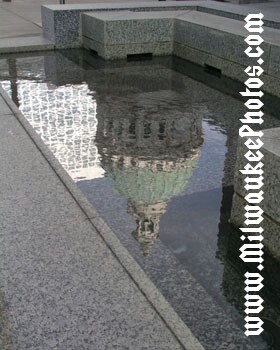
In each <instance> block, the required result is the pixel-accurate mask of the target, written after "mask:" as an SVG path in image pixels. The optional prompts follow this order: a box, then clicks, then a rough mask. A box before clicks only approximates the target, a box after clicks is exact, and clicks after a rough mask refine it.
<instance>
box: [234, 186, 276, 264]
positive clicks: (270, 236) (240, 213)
mask: <svg viewBox="0 0 280 350" xmlns="http://www.w3.org/2000/svg"><path fill="white" fill-rule="evenodd" d="M246 203H247V202H246V201H245V200H244V198H243V197H241V196H239V195H238V194H236V193H235V194H234V196H233V201H232V209H231V218H230V221H231V223H233V224H234V225H236V226H237V227H244V220H245V217H244V214H245V210H244V207H245V206H246ZM263 218H264V220H263V222H262V224H261V226H262V228H263V229H264V232H263V234H262V235H263V237H264V240H263V244H264V246H265V247H266V248H267V250H268V251H269V253H271V254H272V255H273V256H274V257H275V258H277V259H280V235H279V232H280V224H279V223H278V222H276V221H275V220H273V219H271V218H270V217H269V216H267V215H265V214H264V215H263ZM241 234H243V233H242V232H241V231H240V236H241ZM245 235H246V233H245Z"/></svg>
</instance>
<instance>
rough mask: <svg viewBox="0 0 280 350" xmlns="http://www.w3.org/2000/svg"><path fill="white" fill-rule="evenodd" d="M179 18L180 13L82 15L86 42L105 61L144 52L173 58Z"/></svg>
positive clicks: (103, 13)
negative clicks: (175, 25)
mask: <svg viewBox="0 0 280 350" xmlns="http://www.w3.org/2000/svg"><path fill="white" fill-rule="evenodd" d="M176 15H179V13H178V11H177V12H170V11H165V12H164V13H162V12H150V11H148V12H130V11H114V12H98V13H90V14H83V15H82V35H83V39H85V40H84V42H83V43H84V45H85V46H86V47H87V48H90V49H93V50H95V51H97V52H98V54H99V55H100V56H101V57H103V58H105V59H119V58H126V56H127V55H128V54H141V53H153V54H154V55H171V54H172V52H173V28H174V16H176Z"/></svg>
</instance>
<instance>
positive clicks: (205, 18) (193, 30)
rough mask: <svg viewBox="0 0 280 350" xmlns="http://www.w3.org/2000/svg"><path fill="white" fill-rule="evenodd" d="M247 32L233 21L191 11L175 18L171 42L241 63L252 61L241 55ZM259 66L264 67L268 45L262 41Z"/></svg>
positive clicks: (246, 63)
mask: <svg viewBox="0 0 280 350" xmlns="http://www.w3.org/2000/svg"><path fill="white" fill-rule="evenodd" d="M246 36H247V32H246V29H244V27H243V25H242V24H241V23H240V22H239V21H236V20H233V19H229V18H223V17H220V16H213V15H209V14H205V13H200V12H196V11H193V12H191V13H188V14H185V15H183V16H181V17H179V18H177V19H176V25H175V29H174V41H175V42H177V43H180V44H183V45H186V46H188V47H191V48H193V49H196V50H200V51H202V52H206V53H208V54H210V55H214V56H216V57H219V58H224V59H227V60H229V61H231V62H234V63H239V64H241V65H242V66H247V65H249V64H251V63H252V58H250V57H248V56H246V55H245V54H244V50H246V48H247V47H248V45H247V44H246V43H245V42H244V38H246ZM262 49H263V50H264V53H263V55H262V58H263V60H264V64H263V69H264V70H267V68H268V57H269V44H267V43H263V44H262Z"/></svg>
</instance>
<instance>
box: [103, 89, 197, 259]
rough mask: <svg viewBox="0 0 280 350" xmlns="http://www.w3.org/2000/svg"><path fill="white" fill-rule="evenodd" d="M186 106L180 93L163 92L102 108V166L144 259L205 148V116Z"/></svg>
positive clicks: (108, 101)
mask: <svg viewBox="0 0 280 350" xmlns="http://www.w3.org/2000/svg"><path fill="white" fill-rule="evenodd" d="M183 101H184V100H183V97H182V95H180V94H178V93H176V92H173V91H159V92H153V93H149V92H148V93H141V94H137V95H135V94H133V95H131V96H126V97H119V96H118V97H116V96H110V97H107V98H105V100H103V101H102V103H98V113H97V118H98V128H97V134H96V144H97V147H98V151H99V154H100V155H101V164H102V167H103V168H104V170H105V172H106V174H107V177H108V178H110V179H111V180H112V182H113V186H114V188H115V189H116V191H117V192H118V193H119V194H121V195H122V196H123V197H125V198H126V199H127V200H128V208H127V211H128V213H129V214H131V215H132V216H133V217H134V218H135V219H136V223H137V228H136V230H135V231H134V232H133V235H134V237H135V238H136V240H137V241H138V242H139V244H140V246H141V249H142V251H143V255H144V256H148V255H149V254H150V253H151V249H152V246H153V244H154V242H155V240H156V239H157V238H158V236H159V232H160V224H159V223H160V218H161V216H162V215H163V214H164V213H165V211H166V207H167V202H168V201H169V200H170V199H171V198H172V197H174V196H177V195H179V194H180V193H182V192H183V191H184V189H185V187H186V186H187V183H188V180H189V179H190V177H191V176H192V172H193V169H194V167H195V165H196V162H197V159H198V157H199V154H200V150H199V149H200V146H201V144H202V143H203V138H202V113H201V112H200V111H199V108H197V107H196V106H190V105H187V104H186V103H184V102H183ZM110 106H112V107H110ZM110 108H111V109H112V110H110Z"/></svg>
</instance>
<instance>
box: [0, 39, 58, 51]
mask: <svg viewBox="0 0 280 350" xmlns="http://www.w3.org/2000/svg"><path fill="white" fill-rule="evenodd" d="M52 49H54V44H52V43H51V42H50V41H49V40H48V39H46V38H44V37H42V36H41V35H38V36H37V35H36V36H23V37H13V38H3V39H1V40H0V54H1V53H12V52H31V51H42V50H52Z"/></svg>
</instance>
